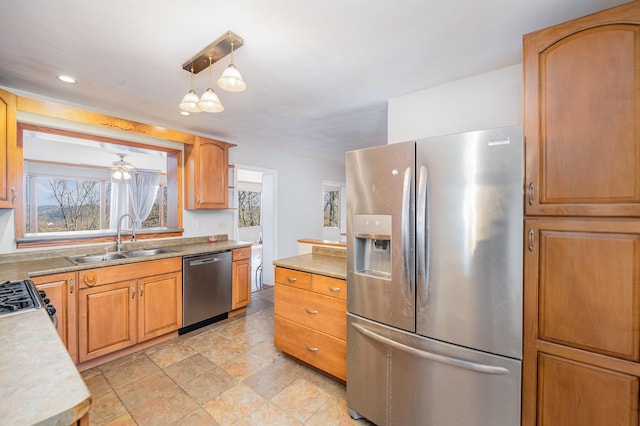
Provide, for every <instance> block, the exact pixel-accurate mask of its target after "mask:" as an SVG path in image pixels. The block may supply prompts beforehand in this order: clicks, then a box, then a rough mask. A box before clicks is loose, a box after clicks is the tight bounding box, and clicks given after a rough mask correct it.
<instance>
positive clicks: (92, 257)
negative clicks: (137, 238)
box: [67, 253, 127, 263]
mask: <svg viewBox="0 0 640 426" xmlns="http://www.w3.org/2000/svg"><path fill="white" fill-rule="evenodd" d="M126 257H127V256H125V255H124V254H122V253H105V254H87V255H85V256H78V257H67V259H69V260H70V261H72V262H73V263H98V262H106V261H108V260H117V259H125V258H126Z"/></svg>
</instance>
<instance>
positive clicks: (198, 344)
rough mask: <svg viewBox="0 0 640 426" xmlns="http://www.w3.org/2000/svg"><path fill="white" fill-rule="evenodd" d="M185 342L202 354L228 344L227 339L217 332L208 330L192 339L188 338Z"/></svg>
mask: <svg viewBox="0 0 640 426" xmlns="http://www.w3.org/2000/svg"><path fill="white" fill-rule="evenodd" d="M183 341H184V343H186V344H187V345H189V346H190V347H192V348H193V349H195V350H196V351H198V352H202V351H204V350H206V349H209V348H211V347H214V346H217V345H220V344H221V343H224V342H226V341H227V339H226V338H225V337H223V336H222V335H221V334H220V333H218V332H217V331H215V330H207V331H205V332H203V333H199V334H196V335H194V336H192V337H187V338H185V339H184V340H183Z"/></svg>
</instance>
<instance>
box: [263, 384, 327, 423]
mask: <svg viewBox="0 0 640 426" xmlns="http://www.w3.org/2000/svg"><path fill="white" fill-rule="evenodd" d="M328 398H329V395H328V394H326V393H325V392H324V391H322V390H321V389H320V388H319V387H317V386H315V385H313V384H311V383H309V382H308V381H306V380H304V379H296V380H295V381H294V382H293V383H292V384H290V385H289V386H287V387H286V388H285V389H284V390H283V391H282V392H280V393H279V394H277V395H276V396H275V397H273V398H272V399H271V402H273V403H274V404H275V405H277V406H278V407H279V408H280V409H282V410H284V411H285V412H286V413H287V414H288V415H290V416H291V417H293V418H295V419H296V420H298V421H299V422H301V423H304V422H306V421H307V420H308V419H309V418H310V417H311V416H312V415H313V414H314V413H315V412H316V411H318V409H319V408H320V407H321V406H322V405H323V404H324V403H325V402H326V401H327V399H328Z"/></svg>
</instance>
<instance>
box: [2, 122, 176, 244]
mask: <svg viewBox="0 0 640 426" xmlns="http://www.w3.org/2000/svg"><path fill="white" fill-rule="evenodd" d="M25 130H30V131H37V132H43V133H51V134H57V135H63V136H68V137H75V138H81V139H85V140H92V141H95V142H105V143H109V144H114V145H122V146H126V147H137V148H143V149H151V150H155V151H161V152H165V153H166V154H167V190H168V191H169V194H168V196H169V199H170V198H171V197H172V196H173V194H172V192H175V197H176V198H175V199H176V206H175V208H174V209H173V210H172V211H171V212H169V211H168V212H167V214H168V215H169V216H171V218H170V219H169V220H168V221H169V222H171V221H174V222H175V223H176V227H175V228H165V229H162V230H160V229H156V228H147V229H153V231H149V232H145V228H143V229H142V230H140V231H138V232H137V237H138V239H151V238H167V237H180V236H182V235H183V228H182V198H183V195H182V150H181V149H177V148H170V147H165V146H160V145H153V144H147V143H141V142H133V141H130V140H127V139H116V138H112V137H106V136H99V135H94V134H90V133H82V132H78V131H72V130H62V129H57V128H54V127H48V126H43V125H35V124H29V123H24V122H18V124H17V144H18V151H19V153H20V155H19V156H18V158H16V162H17V163H18V164H17V165H16V166H17V170H18V176H17V184H18V186H19V188H18V199H17V200H16V201H17V202H16V207H15V214H14V222H15V237H16V247H17V248H32V247H51V246H61V245H74V244H87V243H101V242H111V241H115V231H113V232H105V231H104V230H100V231H72V232H68V233H64V235H61V234H58V235H47V234H46V233H39V234H37V235H33V236H32V235H28V236H26V235H25V220H24V219H25V214H26V211H25V208H26V205H25V199H24V194H25V192H24V190H23V189H24V186H25V180H26V179H25V174H24V155H23V152H24V151H23V148H24V140H23V136H24V131H25ZM172 188H174V189H173V190H172ZM170 204H171V202H170V201H169V202H167V207H169V206H170Z"/></svg>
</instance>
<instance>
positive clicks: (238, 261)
mask: <svg viewBox="0 0 640 426" xmlns="http://www.w3.org/2000/svg"><path fill="white" fill-rule="evenodd" d="M232 260H233V266H232V268H231V309H238V308H242V307H244V306H247V305H248V304H250V303H251V247H244V248H239V249H234V250H233V254H232Z"/></svg>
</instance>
